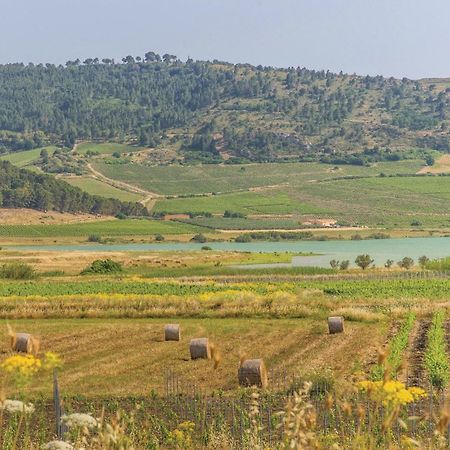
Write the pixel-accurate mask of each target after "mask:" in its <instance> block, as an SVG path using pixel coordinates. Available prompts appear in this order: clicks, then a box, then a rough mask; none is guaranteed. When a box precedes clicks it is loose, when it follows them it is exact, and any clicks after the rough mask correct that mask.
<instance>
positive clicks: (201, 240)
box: [191, 234, 207, 244]
mask: <svg viewBox="0 0 450 450" xmlns="http://www.w3.org/2000/svg"><path fill="white" fill-rule="evenodd" d="M191 241H193V242H199V243H200V244H203V243H205V242H206V241H207V239H206V236H204V235H203V234H196V235H195V236H194V237H193V238H192V239H191Z"/></svg>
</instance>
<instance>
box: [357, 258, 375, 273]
mask: <svg viewBox="0 0 450 450" xmlns="http://www.w3.org/2000/svg"><path fill="white" fill-rule="evenodd" d="M372 263H373V259H372V258H371V257H370V255H358V256H357V257H356V259H355V264H356V265H357V266H358V267H361V269H362V270H365V269H367V267H369V266H370V265H371V264H372Z"/></svg>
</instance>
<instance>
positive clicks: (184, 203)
mask: <svg viewBox="0 0 450 450" xmlns="http://www.w3.org/2000/svg"><path fill="white" fill-rule="evenodd" d="M153 210H154V211H165V212H173V213H175V212H185V211H193V212H196V211H197V212H198V211H202V212H209V213H212V214H223V212H224V211H226V210H229V211H233V212H239V213H241V214H245V215H252V214H253V215H259V214H295V213H300V214H320V213H323V212H324V211H323V210H321V209H320V208H318V207H316V206H314V205H308V204H304V203H301V202H300V201H295V200H294V199H293V198H292V197H290V196H289V195H288V194H287V193H285V192H283V190H282V189H276V190H275V189H274V190H267V191H264V192H262V191H259V192H258V191H256V192H237V193H233V194H222V195H214V196H208V197H190V198H172V199H166V200H158V202H157V203H156V205H155V207H154V208H153Z"/></svg>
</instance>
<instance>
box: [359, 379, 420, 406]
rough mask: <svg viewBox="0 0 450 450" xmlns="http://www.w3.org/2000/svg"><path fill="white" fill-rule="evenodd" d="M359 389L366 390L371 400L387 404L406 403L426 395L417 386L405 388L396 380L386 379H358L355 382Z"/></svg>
mask: <svg viewBox="0 0 450 450" xmlns="http://www.w3.org/2000/svg"><path fill="white" fill-rule="evenodd" d="M357 387H358V388H359V390H360V391H363V392H367V394H368V395H369V397H370V399H371V400H374V401H377V402H380V403H382V404H383V405H384V406H388V405H392V406H394V405H407V404H408V403H412V402H414V401H416V400H419V399H420V398H424V397H426V396H427V394H426V393H425V391H424V390H423V389H421V388H419V387H410V388H407V387H406V386H405V385H404V384H403V383H401V382H400V381H397V380H387V381H368V380H364V381H360V382H359V383H357Z"/></svg>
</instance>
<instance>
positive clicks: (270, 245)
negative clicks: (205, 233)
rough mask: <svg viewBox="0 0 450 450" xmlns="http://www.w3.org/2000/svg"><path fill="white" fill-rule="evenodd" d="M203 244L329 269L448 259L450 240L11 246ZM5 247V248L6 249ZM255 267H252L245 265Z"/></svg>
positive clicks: (97, 248)
mask: <svg viewBox="0 0 450 450" xmlns="http://www.w3.org/2000/svg"><path fill="white" fill-rule="evenodd" d="M204 245H207V246H208V247H211V248H212V249H213V250H223V251H242V252H262V253H273V252H279V253H281V252H302V253H309V252H311V253H315V254H316V255H313V256H296V257H294V258H293V260H292V264H281V265H280V264H277V265H275V266H274V265H273V264H270V265H261V264H259V265H258V267H283V266H320V267H329V262H330V260H331V259H337V260H339V261H343V260H346V259H348V260H350V262H351V264H352V265H354V264H353V262H354V260H355V258H356V256H357V255H360V254H362V253H368V254H369V255H371V256H372V258H373V259H374V260H375V264H376V265H383V264H384V263H385V262H386V260H387V259H393V260H394V261H395V262H397V261H398V260H400V259H401V258H403V257H404V256H409V257H411V258H413V259H414V260H415V261H417V259H418V258H419V257H420V256H422V255H426V256H428V258H430V259H434V258H443V257H445V256H450V238H447V237H422V238H395V239H370V240H360V241H350V240H349V241H347V240H329V241H278V242H267V241H254V242H249V243H237V242H208V243H207V244H198V243H194V242H186V243H184V242H183V243H182V242H166V243H164V242H163V243H155V244H121V245H109V244H95V243H92V244H88V243H86V244H82V245H47V246H43V245H42V246H39V245H36V246H14V247H12V246H10V247H8V248H9V249H16V250H39V251H43V250H44V251H58V252H61V251H92V252H108V251H111V252H115V251H119V252H128V251H140V252H142V251H148V252H152V251H158V252H159V251H180V252H182V251H192V250H200V249H201V248H202V247H203V246H204ZM5 248H6V247H5ZM246 267H249V268H251V267H254V266H246Z"/></svg>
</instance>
